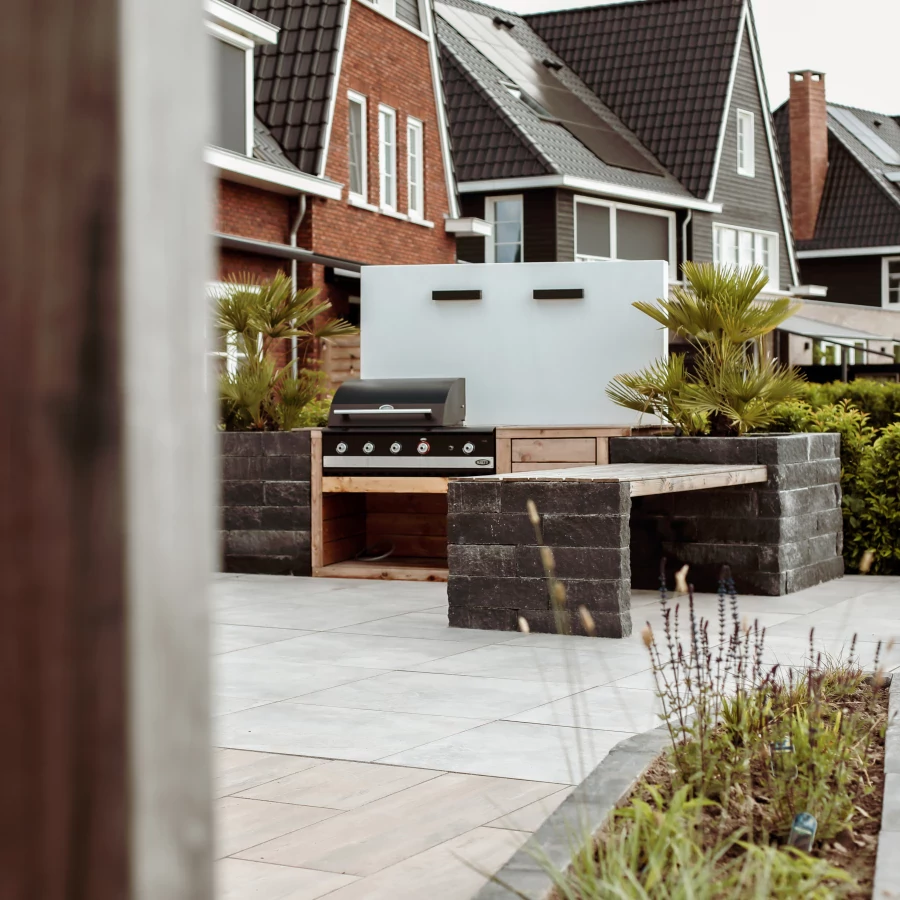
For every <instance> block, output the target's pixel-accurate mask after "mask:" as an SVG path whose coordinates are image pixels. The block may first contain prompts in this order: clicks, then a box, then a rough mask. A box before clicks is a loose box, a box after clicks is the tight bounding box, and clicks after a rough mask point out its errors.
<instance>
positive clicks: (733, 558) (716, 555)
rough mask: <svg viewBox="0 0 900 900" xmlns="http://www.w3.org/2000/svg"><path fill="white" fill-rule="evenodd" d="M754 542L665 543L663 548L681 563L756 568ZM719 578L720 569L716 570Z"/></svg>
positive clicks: (668, 554)
mask: <svg viewBox="0 0 900 900" xmlns="http://www.w3.org/2000/svg"><path fill="white" fill-rule="evenodd" d="M756 549H757V548H756V546H755V545H754V544H674V543H670V542H664V543H663V550H664V551H665V553H666V555H667V556H670V557H672V559H673V560H678V561H679V563H680V564H682V565H683V564H684V563H688V564H689V565H691V566H695V565H700V564H708V565H712V566H717V567H719V568H721V567H722V566H724V565H729V566H731V567H732V569H735V570H737V569H755V568H756V566H757V553H756ZM716 572H717V575H716V577H717V578H718V569H717V570H716Z"/></svg>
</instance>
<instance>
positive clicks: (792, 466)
mask: <svg viewBox="0 0 900 900" xmlns="http://www.w3.org/2000/svg"><path fill="white" fill-rule="evenodd" d="M839 442H840V438H839V436H838V435H833V434H825V435H783V436H781V435H779V436H760V437H747V438H668V437H653V438H613V439H611V441H610V453H611V460H610V461H611V462H613V463H666V464H668V463H671V464H699V463H715V464H727V465H753V464H756V465H759V464H763V465H765V466H766V467H767V473H768V480H767V482H766V483H764V484H762V483H761V484H744V485H739V486H736V487H726V488H716V489H712V490H692V491H685V492H679V493H666V494H661V495H657V496H640V497H632V496H631V490H630V485H629V483H627V482H622V483H597V482H590V481H538V480H534V481H514V480H504V477H503V476H498V478H497V479H495V480H482V479H461V480H458V481H452V482H451V483H450V487H449V494H448V509H449V515H448V541H449V552H448V562H449V569H450V575H449V581H448V597H449V604H450V613H449V615H450V624H451V625H453V626H457V627H463V628H489V629H499V630H515V629H517V628H518V627H519V624H518V620H519V617H520V616H521V617H523V618H525V619H526V620H527V622H528V625H529V628H530V629H531V630H532V631H541V632H553V631H556V630H557V627H556V625H557V623H556V622H555V620H554V613H553V611H552V609H551V604H550V600H549V594H548V588H547V582H546V578H545V573H544V571H543V569H542V566H541V560H540V551H539V547H538V545H537V539H536V537H535V533H534V529H533V527H532V525H531V523H530V522H529V520H528V516H527V513H526V503H527V501H528V500H529V499H531V500H533V501H534V503H535V505H536V507H537V510H538V513H539V515H540V517H541V528H542V531H543V539H544V542H545V543H546V544H547V545H548V546H549V547H551V548H552V550H553V554H554V558H555V562H556V575H557V577H558V578H559V579H560V580H561V581H562V582H563V583H564V584H565V586H566V591H567V610H568V618H569V626H570V629H571V630H572V631H573V632H575V633H578V632H579V631H580V630H581V629H582V625H581V619H580V617H579V615H578V607H579V606H584V607H585V608H586V609H587V610H588V611H589V612H590V613H591V616H592V617H593V619H594V623H595V625H596V633H597V634H598V635H599V636H601V637H624V636H626V635H628V634H630V632H631V615H630V592H631V588H632V586H634V587H641V588H650V589H653V588H656V587H658V585H659V561H660V558H661V557H663V556H665V557H666V559H667V565H668V572H669V580H668V584H669V586H670V587H671V586H672V585H673V581H672V578H671V572H672V570H674V569H675V568H678V567H680V566H681V565H683V564H684V563H688V564H689V565H690V567H691V568H690V575H689V579H690V581H691V582H692V583H693V584H694V585H695V588H696V589H697V590H698V591H707V590H715V589H716V586H717V580H718V575H719V572H720V570H721V567H722V565H723V564H728V565H729V566H731V570H732V575H733V577H734V580H735V583H736V586H737V589H738V592H739V593H744V594H763V595H773V596H774V595H780V594H786V593H792V592H794V591H797V590H801V589H802V588H806V587H810V586H812V585H814V584H818V583H820V582H823V581H829V580H831V579H833V578H837V577H839V576H840V575H842V574H843V557H842V556H841V550H842V524H843V522H842V515H841V508H840V501H841V493H840V483H839V479H840V460H839V459H838V450H839V447H840V443H839ZM549 474H550V473H548V475H549ZM506 477H508V478H513V477H514V476H506Z"/></svg>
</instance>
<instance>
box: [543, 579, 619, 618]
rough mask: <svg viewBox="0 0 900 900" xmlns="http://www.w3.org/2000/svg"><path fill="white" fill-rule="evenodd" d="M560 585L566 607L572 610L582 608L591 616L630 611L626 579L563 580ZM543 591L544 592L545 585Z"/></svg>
mask: <svg viewBox="0 0 900 900" xmlns="http://www.w3.org/2000/svg"><path fill="white" fill-rule="evenodd" d="M540 580H541V581H543V580H544V579H540ZM562 584H563V587H564V588H565V589H566V605H567V606H571V607H572V608H573V609H577V608H578V607H579V606H584V607H586V608H587V609H588V610H590V612H591V613H592V614H596V613H598V612H627V611H628V610H630V609H631V587H630V585H629V582H628V579H627V578H616V579H611V580H598V579H574V578H564V579H562ZM544 590H545V592H546V584H544Z"/></svg>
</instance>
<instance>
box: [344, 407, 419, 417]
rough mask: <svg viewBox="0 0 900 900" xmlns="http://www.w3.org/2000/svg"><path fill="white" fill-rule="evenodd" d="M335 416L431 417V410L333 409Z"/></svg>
mask: <svg viewBox="0 0 900 900" xmlns="http://www.w3.org/2000/svg"><path fill="white" fill-rule="evenodd" d="M332 412H333V413H334V414H335V415H336V416H431V415H434V410H433V409H333V410H332Z"/></svg>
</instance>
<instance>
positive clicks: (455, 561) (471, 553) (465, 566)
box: [447, 544, 516, 578]
mask: <svg viewBox="0 0 900 900" xmlns="http://www.w3.org/2000/svg"><path fill="white" fill-rule="evenodd" d="M447 565H448V567H449V569H450V571H451V572H452V573H453V574H454V575H482V576H492V577H496V578H512V577H513V576H514V575H515V574H516V548H515V547H514V546H502V545H500V544H492V545H488V546H484V545H479V544H472V545H461V544H450V545H449V546H448V547H447Z"/></svg>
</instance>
